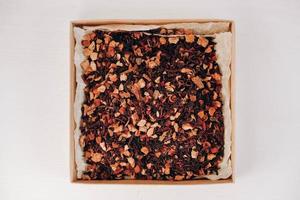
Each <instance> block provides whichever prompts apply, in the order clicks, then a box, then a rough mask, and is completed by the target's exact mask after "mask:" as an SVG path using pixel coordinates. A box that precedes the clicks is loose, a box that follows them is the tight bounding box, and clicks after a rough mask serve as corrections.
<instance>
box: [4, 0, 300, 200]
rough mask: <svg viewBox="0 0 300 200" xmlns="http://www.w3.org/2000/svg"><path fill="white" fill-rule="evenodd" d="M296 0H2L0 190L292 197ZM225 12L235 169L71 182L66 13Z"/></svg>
mask: <svg viewBox="0 0 300 200" xmlns="http://www.w3.org/2000/svg"><path fill="white" fill-rule="evenodd" d="M299 10H300V1H297V0H287V1H283V0H282V1H279V0H277V1H271V0H270V1H267V0H262V1H259V0H255V1H250V0H249V1H243V2H242V1H239V0H229V1H208V0H206V1H196V0H195V1H190V0H184V1H175V0H168V1H162V0H161V1H158V0H152V1H142V0H135V1H128V2H125V1H122V0H118V1H115V0H109V1H104V0H103V1H99V0H94V1H92V0H88V1H83V0H81V1H76V0H69V1H60V0H57V1H50V0H47V1H38V0H35V1H27V0H24V1H17V0H8V1H5V0H1V1H0V44H1V48H0V60H1V64H0V91H1V98H0V99H1V100H0V105H1V111H0V124H1V128H0V136H1V138H0V199H1V200H7V199H9V200H10V199H30V200H35V199H37V200H40V199H49V200H53V199H72V200H76V199H78V200H83V199H107V200H109V199H121V200H127V199H130V200H133V199H140V200H142V199H144V200H146V199H149V200H150V199H173V200H176V199H183V198H184V199H196V198H197V199H210V200H213V199H218V200H226V199H230V200H233V199H245V200H247V199H249V200H252V199H286V200H290V199H295V200H296V199H300V166H299V165H300V147H299V146H300V88H299V87H300V83H299V81H300V78H299V77H300V75H299V73H300V64H299V61H298V60H299V58H300V12H299ZM84 18H94V19H95V18H99V19H104V18H123V19H126V18H138V19H146V18H155V19H158V18H224V19H233V20H235V21H236V28H237V36H236V39H237V41H236V43H237V56H236V57H237V58H236V65H237V71H236V75H237V82H236V85H237V88H236V89H237V91H236V93H237V101H236V103H237V104H236V107H237V134H236V144H237V158H236V160H237V179H236V183H235V184H219V185H192V186H162V185H159V186H157V185H156V186H149V185H138V186H135V185H80V184H71V183H70V182H69V146H68V145H69V140H68V139H69V138H68V137H69V135H68V112H69V108H68V96H69V91H68V89H69V74H68V72H69V69H68V67H69V60H68V59H69V22H70V20H73V19H84Z"/></svg>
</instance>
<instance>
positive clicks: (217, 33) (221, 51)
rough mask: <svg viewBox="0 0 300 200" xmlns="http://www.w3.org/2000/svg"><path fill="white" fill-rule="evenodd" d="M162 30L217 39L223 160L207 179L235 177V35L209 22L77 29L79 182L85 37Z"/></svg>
mask: <svg viewBox="0 0 300 200" xmlns="http://www.w3.org/2000/svg"><path fill="white" fill-rule="evenodd" d="M159 27H165V28H167V29H173V28H182V29H192V30H193V31H194V33H195V34H197V35H212V36H213V37H215V39H214V41H215V42H216V54H217V63H218V64H219V66H220V69H221V72H222V90H221V92H222V96H223V115H224V126H225V131H224V142H225V145H224V158H223V160H222V162H221V164H220V169H219V171H218V172H219V174H218V175H208V176H204V177H205V178H208V179H211V180H216V179H225V178H228V177H229V176H230V175H231V174H232V168H231V160H230V154H231V115H230V107H229V103H230V88H229V79H230V61H231V45H232V42H231V41H232V35H231V33H230V32H228V31H229V23H228V22H209V23H172V24H165V25H120V24H115V25H114V24H113V25H101V26H84V27H83V28H79V27H75V28H74V37H75V41H76V44H75V54H74V63H75V67H76V82H77V88H76V94H75V103H74V118H75V123H76V128H75V131H74V140H75V154H76V155H75V162H76V169H77V178H79V179H80V178H81V176H82V172H83V171H84V170H85V167H86V163H85V161H84V159H83V151H82V149H81V147H80V145H79V137H80V135H81V132H80V129H79V124H80V118H81V105H82V103H83V101H84V91H83V89H84V87H85V84H84V82H83V80H82V78H81V74H82V69H81V66H80V63H81V62H82V61H83V60H85V57H84V55H83V46H82V45H81V40H82V37H83V35H85V34H86V33H89V32H91V31H93V30H97V29H99V30H106V31H117V30H123V31H143V30H151V29H156V28H159Z"/></svg>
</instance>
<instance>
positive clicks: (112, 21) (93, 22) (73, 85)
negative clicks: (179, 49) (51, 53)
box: [69, 19, 235, 185]
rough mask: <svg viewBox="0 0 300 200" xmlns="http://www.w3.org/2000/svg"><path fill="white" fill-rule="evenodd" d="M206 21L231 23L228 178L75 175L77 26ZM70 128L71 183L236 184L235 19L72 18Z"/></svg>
mask: <svg viewBox="0 0 300 200" xmlns="http://www.w3.org/2000/svg"><path fill="white" fill-rule="evenodd" d="M191 22H196V23H207V22H229V23H230V31H231V33H232V35H233V37H232V44H233V45H232V56H231V64H230V69H231V76H230V108H231V121H232V122H231V124H232V131H231V165H232V169H233V172H232V175H231V176H230V177H229V178H228V179H220V180H208V179H199V180H186V181H168V180H80V179H77V176H76V163H75V144H74V129H75V121H74V99H75V90H76V78H75V77H76V74H75V73H76V71H75V65H74V47H75V38H74V34H73V28H74V27H76V26H77V27H80V26H97V25H106V24H139V25H141V24H144V25H149V24H167V23H191ZM69 106H70V107H69V108H70V115H69V119H70V129H69V134H70V135H69V140H70V141H69V142H70V143H69V144H70V145H69V146H70V178H71V179H70V181H71V183H85V184H155V185H156V184H164V185H187V184H188V185H189V184H215V183H234V181H235V22H234V21H233V20H224V19H157V20H153V19H143V20H140V19H139V20H137V19H105V20H101V19H91V20H86V19H84V20H73V21H71V22H70V98H69Z"/></svg>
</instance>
